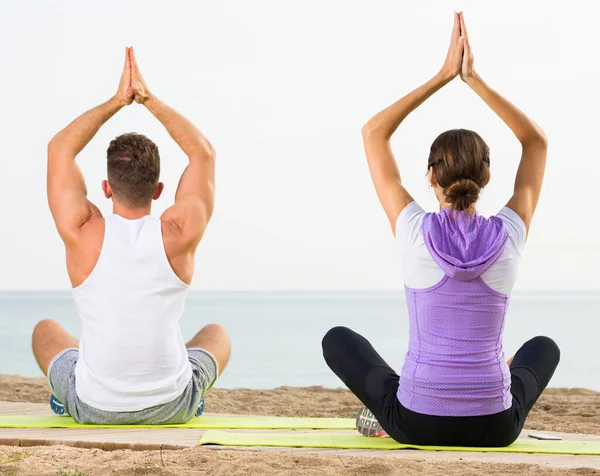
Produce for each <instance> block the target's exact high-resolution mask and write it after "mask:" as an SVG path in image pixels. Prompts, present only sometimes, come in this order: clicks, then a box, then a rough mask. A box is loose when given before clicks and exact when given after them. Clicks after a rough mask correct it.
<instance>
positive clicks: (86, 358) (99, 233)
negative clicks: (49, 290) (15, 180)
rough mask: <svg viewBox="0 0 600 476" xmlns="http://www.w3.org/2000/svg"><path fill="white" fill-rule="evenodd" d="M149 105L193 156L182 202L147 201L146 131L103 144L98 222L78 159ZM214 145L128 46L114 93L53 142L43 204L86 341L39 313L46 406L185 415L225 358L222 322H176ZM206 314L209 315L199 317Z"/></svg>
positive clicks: (122, 415) (99, 413) (135, 419)
mask: <svg viewBox="0 0 600 476" xmlns="http://www.w3.org/2000/svg"><path fill="white" fill-rule="evenodd" d="M134 101H135V102H136V103H138V104H143V105H144V107H145V108H146V109H147V110H148V111H149V112H151V113H152V114H153V115H154V116H155V117H156V118H157V119H158V120H159V122H160V123H161V124H163V126H165V128H166V129H167V132H168V133H169V134H170V136H171V137H172V138H173V140H174V141H175V142H176V143H177V144H178V145H179V147H180V148H181V150H182V151H183V153H184V154H185V155H186V156H187V157H188V159H189V164H188V166H187V167H186V169H185V171H184V172H183V174H182V176H181V179H180V180H179V185H178V186H177V191H176V193H175V203H174V204H173V205H172V206H171V207H169V208H167V210H165V211H164V213H163V214H162V216H161V217H160V220H158V219H156V218H152V217H151V216H150V211H151V207H152V202H153V201H154V200H157V199H158V198H159V197H160V196H161V193H162V191H163V187H164V185H163V183H162V182H160V169H161V161H160V155H159V151H158V147H157V145H156V144H155V143H154V142H152V141H151V140H150V139H148V138H147V137H146V136H144V135H142V134H137V133H126V134H122V135H120V136H118V137H116V138H115V139H114V140H113V141H111V143H110V144H109V147H108V149H107V152H106V160H107V180H103V181H102V190H103V192H104V196H105V197H106V198H107V199H110V200H111V201H112V205H113V215H110V216H109V217H107V218H103V216H102V213H101V212H100V210H99V208H98V207H96V205H94V204H93V203H92V202H91V201H90V200H88V198H87V187H86V184H85V181H84V179H83V175H82V173H81V171H80V169H79V167H78V166H77V164H76V157H77V155H78V154H79V153H80V152H81V150H83V148H84V147H85V146H86V145H87V144H88V143H89V141H90V140H91V139H92V138H93V137H94V135H95V134H96V133H97V132H98V130H99V129H100V127H101V126H102V125H103V124H104V123H105V122H106V121H108V120H109V119H110V118H111V117H112V116H114V115H115V114H116V113H117V112H118V111H119V110H121V109H122V108H123V107H126V106H128V105H130V104H132V103H133V102H134ZM214 161H215V153H214V149H213V147H212V145H211V144H210V142H209V141H208V139H207V138H206V137H204V135H203V134H202V133H201V132H200V131H199V130H198V128H196V126H194V124H193V123H191V122H190V121H189V120H187V119H186V118H185V117H183V116H182V115H181V114H179V113H178V112H177V111H175V110H174V109H172V108H171V107H169V106H167V105H166V104H165V103H163V102H162V101H161V100H160V99H158V98H157V97H156V96H154V95H153V94H151V93H150V92H149V91H148V88H147V86H146V83H145V82H144V80H143V78H142V76H141V74H140V72H139V69H138V67H137V63H136V61H135V56H134V54H133V49H132V48H127V49H126V55H125V65H124V67H123V73H122V75H121V81H120V83H119V88H118V90H117V94H116V95H115V96H113V97H112V98H111V99H109V100H108V101H106V102H105V103H103V104H100V105H99V106H96V107H94V108H93V109H90V110H89V111H87V112H85V113H84V114H82V115H81V116H79V117H78V118H77V119H75V120H74V121H72V122H71V123H70V124H69V125H68V126H67V127H65V128H64V129H63V130H61V131H60V132H58V133H57V134H56V135H55V136H54V137H53V138H52V140H51V141H50V143H49V144H48V182H47V188H48V204H49V205H50V210H51V212H52V216H53V218H54V221H55V223H56V228H57V230H58V233H59V234H60V236H61V238H62V239H63V242H64V244H65V249H66V258H67V270H68V273H69V278H70V280H71V285H72V287H73V296H74V299H75V303H76V305H77V308H78V311H79V314H80V317H81V320H82V333H81V342H79V341H78V340H77V339H76V338H74V337H73V336H71V335H69V333H68V332H67V331H66V330H65V329H64V328H63V327H62V326H61V325H60V324H59V323H58V322H56V321H54V320H51V319H44V320H43V321H40V322H39V323H38V324H37V325H36V327H35V329H34V332H33V338H32V347H33V352H34V355H35V358H36V360H37V362H38V364H39V366H40V368H41V370H42V371H43V372H44V373H46V374H47V375H48V382H49V384H50V388H51V389H52V393H53V396H52V400H51V406H52V408H53V410H54V411H55V412H57V413H60V412H66V413H68V414H70V415H71V416H73V418H75V420H76V421H78V422H80V423H114V424H130V423H149V424H162V423H183V422H185V421H187V420H189V419H190V418H191V417H192V416H193V415H194V414H197V413H198V412H201V411H202V408H203V405H202V404H201V401H202V397H203V395H204V394H205V393H206V391H208V389H209V388H210V387H211V386H212V385H213V383H214V382H215V380H216V378H217V377H218V375H220V373H221V372H222V371H223V369H224V368H225V366H226V365H227V362H228V361H229V354H230V349H231V347H230V341H229V337H228V336H227V333H226V331H225V329H223V327H222V326H219V325H218V324H208V325H205V326H204V327H202V329H201V330H200V331H199V332H197V333H196V335H194V336H193V337H192V338H191V339H190V340H189V341H188V342H187V343H184V341H183V338H182V335H181V331H180V329H179V319H180V318H181V315H182V313H183V308H184V302H185V297H186V295H187V292H188V286H189V284H190V283H191V280H192V276H193V274H194V254H195V252H196V248H197V246H198V244H199V243H200V240H201V239H202V236H203V235H204V232H205V230H206V226H207V224H208V221H209V220H210V217H211V215H212V211H213V204H214V178H215V177H214V176H215V169H214ZM200 318H201V319H203V316H200Z"/></svg>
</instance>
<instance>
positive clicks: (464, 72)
mask: <svg viewBox="0 0 600 476" xmlns="http://www.w3.org/2000/svg"><path fill="white" fill-rule="evenodd" d="M458 16H459V20H460V34H461V39H462V41H461V43H462V45H463V56H462V64H461V68H460V79H462V80H463V81H464V82H465V83H466V82H468V81H469V79H471V78H472V77H473V76H475V68H474V67H473V62H474V58H473V52H472V51H471V43H469V35H468V34H467V27H466V25H465V17H464V15H463V13H462V12H460V13H459V15H458Z"/></svg>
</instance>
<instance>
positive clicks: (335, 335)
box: [321, 326, 352, 353]
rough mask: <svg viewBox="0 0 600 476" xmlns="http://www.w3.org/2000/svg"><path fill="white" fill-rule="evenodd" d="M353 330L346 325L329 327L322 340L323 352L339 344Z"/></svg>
mask: <svg viewBox="0 0 600 476" xmlns="http://www.w3.org/2000/svg"><path fill="white" fill-rule="evenodd" d="M351 332H352V331H351V330H350V329H348V328H347V327H344V326H336V327H333V328H331V329H329V330H328V331H327V333H326V334H325V336H324V337H323V340H322V341H321V347H322V348H323V353H326V352H327V351H328V350H331V349H333V348H335V347H337V346H339V345H340V343H341V342H342V341H343V340H344V338H345V337H347V336H348V334H349V333H351Z"/></svg>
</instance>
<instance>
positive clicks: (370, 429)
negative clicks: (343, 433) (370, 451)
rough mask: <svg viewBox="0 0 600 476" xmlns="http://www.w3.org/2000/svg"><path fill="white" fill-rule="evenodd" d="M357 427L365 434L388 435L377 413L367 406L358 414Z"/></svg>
mask: <svg viewBox="0 0 600 476" xmlns="http://www.w3.org/2000/svg"><path fill="white" fill-rule="evenodd" d="M356 429H357V430H358V432H359V433H360V434H361V435H363V436H387V433H386V432H385V430H384V429H383V428H382V427H381V425H380V424H379V422H378V421H377V418H375V415H373V413H371V410H369V409H368V408H367V407H363V408H362V409H361V410H360V411H359V412H358V415H356Z"/></svg>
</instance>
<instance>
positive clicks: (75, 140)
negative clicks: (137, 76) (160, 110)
mask: <svg viewBox="0 0 600 476" xmlns="http://www.w3.org/2000/svg"><path fill="white" fill-rule="evenodd" d="M132 101H133V91H132V89H131V67H130V61H129V49H126V52H125V66H124V68H123V73H122V75H121V81H120V83H119V89H118V91H117V94H116V95H115V96H114V97H112V98H111V99H109V100H108V101H107V102H105V103H104V104H100V105H99V106H96V107H95V108H93V109H91V110H89V111H87V112H85V113H83V114H82V115H81V116H79V117H78V118H77V119H75V120H74V121H73V122H71V123H70V124H69V125H68V126H67V127H65V128H64V129H63V130H61V131H60V132H59V133H58V134H56V135H55V136H54V137H53V138H52V140H51V141H50V143H49V144H48V176H47V192H48V204H49V205H50V211H51V212H52V216H53V218H54V222H55V223H56V228H57V229H58V232H59V234H60V236H61V238H62V239H63V241H65V243H67V242H73V240H76V239H77V236H78V233H79V230H80V229H81V227H82V226H83V225H85V224H86V223H87V222H88V221H89V220H90V219H92V218H94V217H96V216H100V211H99V210H98V208H97V207H96V206H95V205H94V204H93V203H91V202H90V201H89V200H88V199H87V188H86V186H85V181H84V179H83V175H82V173H81V170H80V169H79V167H78V166H77V164H76V163H75V158H76V157H77V154H79V153H80V152H81V151H82V150H83V148H84V147H85V146H86V145H87V144H88V143H89V142H90V140H92V138H93V137H94V136H95V135H96V133H97V132H98V130H99V129H100V127H102V125H103V124H104V123H105V122H106V121H108V120H109V119H110V118H111V117H112V116H113V115H115V114H116V113H117V112H118V111H119V110H120V109H121V108H122V107H123V106H126V105H128V104H131V103H132Z"/></svg>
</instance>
